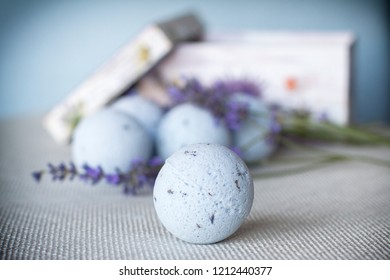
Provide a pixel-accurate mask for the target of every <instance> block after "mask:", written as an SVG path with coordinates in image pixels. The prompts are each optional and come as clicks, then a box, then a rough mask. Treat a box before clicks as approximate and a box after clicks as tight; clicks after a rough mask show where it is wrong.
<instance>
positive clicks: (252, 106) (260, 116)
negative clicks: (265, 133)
mask: <svg viewBox="0 0 390 280" xmlns="http://www.w3.org/2000/svg"><path fill="white" fill-rule="evenodd" d="M231 100H232V101H234V102H240V103H245V104H248V111H249V115H250V117H251V118H256V119H257V120H258V121H264V122H270V121H271V119H272V115H271V112H270V110H269V108H268V107H267V105H266V104H265V103H264V102H263V101H262V100H261V99H260V98H259V97H255V96H251V95H248V94H245V93H235V94H234V95H233V96H232V98H231Z"/></svg>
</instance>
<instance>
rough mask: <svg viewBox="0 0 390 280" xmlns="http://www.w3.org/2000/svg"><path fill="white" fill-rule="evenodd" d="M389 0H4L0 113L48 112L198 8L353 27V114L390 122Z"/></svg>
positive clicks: (283, 24) (266, 20) (230, 18)
mask: <svg viewBox="0 0 390 280" xmlns="http://www.w3.org/2000/svg"><path fill="white" fill-rule="evenodd" d="M386 5H387V4H386V1H374V0H371V1H362V0H355V1H352V0H351V1H349V0H326V1H325V0H323V1H315V0H311V1H310V0H296V1H293V0H291V1H280V0H258V1H255V0H241V1H228V0H220V1H219V0H218V1H210V0H208V1H202V0H198V1H195V0H193V1H186V0H180V1H179V0H161V1H151V0H142V1H71V0H69V1H48V0H38V1H34V0H31V1H28V0H0V118H4V117H11V116H15V115H20V114H31V113H36V112H45V111H47V110H49V109H50V108H51V107H52V106H53V105H54V104H56V103H57V102H59V101H60V100H61V99H62V98H64V97H65V96H66V95H67V93H68V92H69V91H70V90H71V89H73V88H74V87H75V86H76V85H78V84H79V83H80V82H81V81H82V80H83V79H85V78H86V77H87V76H88V75H89V74H90V73H92V72H93V71H94V70H95V69H96V67H98V66H99V65H100V64H101V63H102V62H104V61H105V60H106V59H107V58H108V57H110V55H111V54H112V53H113V52H115V51H116V50H117V49H118V48H119V47H121V46H122V45H123V44H124V43H126V42H127V41H128V40H129V39H131V38H132V37H133V36H134V35H135V34H136V33H137V31H138V30H139V29H140V28H142V27H143V26H145V25H146V24H148V23H150V22H152V21H155V20H159V19H164V18H168V17H170V16H172V15H176V14H179V13H181V12H183V11H187V10H189V9H194V10H195V11H197V12H198V13H199V15H200V16H201V17H202V19H203V21H204V22H205V23H206V25H207V28H208V30H229V29H236V30H237V29H238V30H239V29H261V30H300V31H302V30H303V31H318V30H320V31H321V30H325V31H328V30H331V31H332V30H333V31H335V30H337V31H340V30H348V31H352V32H354V33H355V35H356V37H357V40H358V41H357V44H356V46H355V49H354V51H355V52H354V60H355V63H354V69H353V70H354V81H353V89H354V90H353V96H354V97H353V98H354V101H353V108H354V111H355V121H358V122H372V121H378V120H382V121H388V122H389V121H390V92H389V87H390V84H389V61H390V57H389V50H390V44H389V38H388V34H390V32H389V31H390V30H389V27H388V9H387V7H386Z"/></svg>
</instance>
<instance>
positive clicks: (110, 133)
mask: <svg viewBox="0 0 390 280" xmlns="http://www.w3.org/2000/svg"><path fill="white" fill-rule="evenodd" d="M152 147H153V146H152V139H151V136H150V135H149V134H148V133H147V132H146V130H145V129H144V128H143V127H142V126H141V125H140V124H139V123H138V122H137V121H136V120H135V119H134V118H132V117H130V116H128V115H126V114H123V113H119V112H115V111H113V110H109V109H105V110H102V111H99V112H97V113H95V114H93V115H91V116H88V117H86V118H84V119H82V120H81V122H80V123H79V125H78V126H77V127H76V129H75V132H74V134H73V143H72V156H73V160H74V162H75V163H76V165H77V166H78V167H79V168H81V167H82V166H83V165H84V164H88V165H89V166H91V167H97V166H100V167H102V168H103V170H104V171H105V172H108V173H112V172H115V171H116V169H117V168H119V169H120V170H121V171H123V172H126V171H128V170H129V168H130V164H131V162H132V161H133V160H136V159H141V160H143V159H148V158H149V157H150V156H151V154H152Z"/></svg>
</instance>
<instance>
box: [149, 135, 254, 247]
mask: <svg viewBox="0 0 390 280" xmlns="http://www.w3.org/2000/svg"><path fill="white" fill-rule="evenodd" d="M253 192H254V189H253V180H252V178H251V176H250V174H249V170H248V168H247V166H246V165H245V163H244V162H243V161H242V160H241V159H240V158H239V157H238V156H237V155H236V154H235V153H233V152H232V151H231V150H230V149H228V148H226V147H224V146H221V145H216V144H204V143H203V144H194V145H189V146H187V147H184V148H182V149H180V150H178V151H176V152H175V153H174V154H173V155H172V156H170V157H169V158H168V159H167V160H166V162H165V164H164V166H163V167H162V169H161V170H160V172H159V174H158V176H157V179H156V182H155V185H154V190H153V199H154V207H155V209H156V212H157V215H158V218H159V220H160V221H161V223H162V224H163V225H164V227H165V228H166V229H167V230H168V231H169V232H171V233H172V234H173V235H175V236H176V237H178V238H180V239H182V240H184V241H187V242H190V243H196V244H209V243H215V242H218V241H221V240H223V239H225V238H227V237H229V236H230V235H232V234H233V233H234V232H235V231H236V230H237V229H238V228H239V227H240V226H241V224H242V223H243V222H244V220H245V218H246V217H247V216H248V214H249V212H250V210H251V207H252V203H253Z"/></svg>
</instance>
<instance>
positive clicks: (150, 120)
mask: <svg viewBox="0 0 390 280" xmlns="http://www.w3.org/2000/svg"><path fill="white" fill-rule="evenodd" d="M110 108H111V109H113V110H115V111H118V112H122V113H125V114H128V115H130V116H132V117H133V118H135V119H136V120H137V121H138V122H139V123H140V124H141V125H143V126H144V128H145V129H146V130H147V131H148V132H149V133H150V134H151V135H153V136H154V135H155V134H156V130H157V126H158V123H159V122H160V119H161V117H162V115H163V110H162V109H161V108H160V107H159V106H158V105H157V104H156V103H154V102H153V101H151V100H149V99H147V98H145V97H144V96H142V95H140V94H137V93H133V94H131V95H125V96H123V97H121V98H119V99H118V100H117V101H115V102H114V103H113V104H111V106H110Z"/></svg>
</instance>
